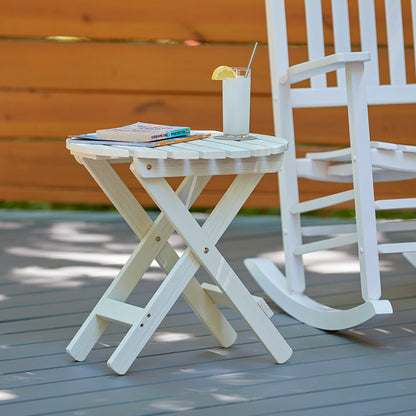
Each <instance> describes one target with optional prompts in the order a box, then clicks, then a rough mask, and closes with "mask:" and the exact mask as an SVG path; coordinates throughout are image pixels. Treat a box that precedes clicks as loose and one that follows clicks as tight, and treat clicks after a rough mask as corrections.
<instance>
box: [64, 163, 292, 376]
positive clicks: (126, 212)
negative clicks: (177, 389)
mask: <svg viewBox="0 0 416 416" xmlns="http://www.w3.org/2000/svg"><path fill="white" fill-rule="evenodd" d="M82 162H83V164H84V165H85V166H86V167H87V169H88V170H89V172H90V174H91V175H92V176H93V177H94V179H95V180H96V181H97V183H98V184H99V185H100V187H101V188H102V189H103V190H104V192H105V193H106V194H107V195H108V196H109V198H110V199H111V200H112V202H113V204H114V205H115V206H116V208H117V209H118V210H119V211H120V213H121V214H122V215H123V217H124V218H125V219H126V221H127V222H128V223H129V224H130V226H131V227H132V229H133V231H134V232H135V233H136V234H137V235H138V236H139V237H140V238H142V240H141V242H140V244H139V245H138V247H137V248H136V250H135V251H134V253H133V254H132V255H131V257H130V259H129V260H128V262H127V263H126V265H125V266H124V267H123V268H122V270H121V272H120V273H119V275H118V276H117V278H116V279H115V280H114V281H113V283H112V284H111V285H110V287H109V288H108V290H107V291H106V292H105V294H104V295H103V297H102V298H101V300H100V301H99V302H98V304H97V306H96V307H95V308H94V310H93V311H92V312H91V314H90V315H89V317H88V318H87V320H86V321H85V322H84V324H83V325H82V327H81V328H80V330H79V331H78V333H77V334H76V336H75V337H74V338H73V340H72V341H71V343H70V344H69V345H68V348H67V352H68V353H69V354H70V355H71V356H72V357H73V358H75V359H76V360H84V359H85V358H86V356H87V355H88V353H89V352H90V350H91V349H92V348H93V346H94V345H95V343H96V342H97V341H98V339H99V337H100V336H101V335H102V333H103V332H104V330H105V328H106V327H107V326H108V324H109V323H110V322H111V321H115V322H120V323H124V324H128V325H131V328H130V330H129V331H128V333H127V334H126V336H125V337H124V338H123V340H122V341H121V343H120V344H119V346H118V347H117V348H116V350H115V351H114V353H113V354H112V356H111V357H110V359H109V361H108V365H109V367H110V368H112V369H113V370H114V371H115V372H117V373H119V374H124V373H125V372H126V371H127V370H128V368H129V367H130V365H131V364H132V362H133V361H134V359H135V358H136V357H137V355H138V354H139V353H140V351H141V350H142V349H143V347H144V346H145V345H146V343H147V342H148V340H149V339H150V337H151V336H152V335H153V333H154V331H155V330H156V329H157V327H158V326H159V324H160V322H161V321H162V320H163V318H164V317H165V316H166V314H167V313H168V311H169V310H170V308H171V307H172V306H173V304H174V303H175V302H176V300H177V299H178V297H179V296H180V295H181V294H183V295H184V297H185V299H186V300H187V301H188V303H189V304H190V305H191V307H192V308H193V310H194V311H195V312H196V313H197V315H198V316H199V317H200V319H201V320H202V321H203V323H204V324H205V325H206V326H207V328H208V329H209V330H210V331H211V332H212V333H213V335H214V336H215V338H216V339H217V340H218V342H219V343H220V345H222V346H225V347H226V346H230V345H232V343H233V342H234V341H235V339H236V333H235V331H234V330H233V329H232V327H231V326H230V324H229V323H228V321H227V320H226V319H225V318H224V316H223V315H222V314H221V312H220V311H219V310H218V308H217V307H216V306H215V304H214V303H213V301H212V299H211V298H210V297H209V296H208V294H207V292H206V291H205V290H204V289H203V288H202V287H201V285H200V284H199V283H198V281H197V280H196V279H195V278H193V275H194V273H195V272H196V271H197V270H198V268H199V267H200V265H201V264H202V265H203V266H204V268H206V269H207V271H208V273H209V274H210V275H211V277H213V276H215V275H216V276H217V277H216V278H215V277H213V279H214V281H216V282H217V284H218V286H219V287H220V288H221V290H222V292H223V294H224V295H225V296H226V297H228V298H229V300H230V302H231V304H233V305H234V307H235V308H236V309H237V310H238V311H239V312H240V313H241V314H242V316H243V318H244V319H245V320H246V322H247V323H248V324H249V326H250V327H251V328H252V329H253V330H254V332H255V333H256V335H257V336H258V337H259V339H260V340H261V342H262V343H263V344H264V345H265V347H266V349H267V350H268V351H269V352H270V354H271V355H272V356H273V357H274V358H275V360H276V361H277V362H284V361H286V360H287V359H288V358H289V356H290V354H291V350H290V348H289V346H288V345H287V344H286V342H285V341H284V340H283V338H282V337H281V336H280V334H279V333H278V331H277V330H276V328H275V327H274V326H273V325H272V324H271V322H270V321H269V320H268V319H267V317H266V315H264V313H263V312H262V311H261V310H260V308H259V306H258V305H257V303H256V302H255V301H254V300H253V298H252V297H251V295H250V294H249V293H248V291H247V290H246V289H245V287H244V286H243V285H242V283H241V282H240V280H239V279H238V277H237V276H236V275H235V273H234V272H233V271H232V269H231V268H230V266H229V265H228V264H227V263H226V262H225V260H224V259H223V257H222V256H221V255H220V254H219V252H218V250H216V248H215V244H216V242H217V241H218V240H219V238H220V237H221V235H222V233H223V232H224V231H225V229H226V227H227V226H228V224H229V223H230V222H231V220H232V219H233V218H234V216H235V214H236V213H237V212H238V210H239V208H240V207H241V205H242V204H243V203H244V201H245V199H246V198H247V197H248V195H250V193H251V191H252V189H254V187H255V186H256V184H257V182H258V181H259V180H260V178H261V175H259V177H258V178H257V179H256V180H255V183H253V186H252V187H250V186H249V187H247V183H246V184H245V185H244V186H243V188H247V190H246V192H245V193H244V196H242V197H241V198H240V199H241V203H240V205H239V204H238V202H236V195H239V194H240V193H239V191H238V189H237V190H236V191H234V192H232V191H230V190H231V189H232V188H233V187H234V186H235V183H237V182H238V181H237V180H236V181H235V183H234V184H233V185H232V186H231V187H230V190H229V191H230V192H227V193H226V195H227V194H230V195H231V194H232V195H231V197H230V196H229V197H228V198H226V195H225V196H224V197H225V198H223V199H224V200H227V199H228V200H229V201H230V202H231V201H232V207H233V210H231V211H232V212H231V211H230V210H228V211H229V212H228V215H227V212H224V211H225V209H224V208H223V209H222V210H220V209H216V210H214V212H213V213H212V215H211V216H210V218H209V219H208V220H207V221H206V223H205V224H204V227H203V228H201V227H199V225H198V224H197V223H196V221H195V220H194V219H193V217H192V215H191V214H190V213H189V211H188V208H187V207H189V206H191V205H192V203H193V201H194V200H195V199H196V198H197V196H198V195H199V194H200V192H201V191H202V190H203V188H204V186H205V185H206V183H207V182H208V180H209V177H197V178H196V177H193V178H192V179H191V178H186V179H185V180H184V181H183V183H182V185H181V186H180V187H179V188H178V191H177V194H175V192H173V190H172V188H171V187H170V186H169V185H168V184H167V182H166V181H164V180H163V179H156V180H155V179H143V178H141V177H139V176H138V175H137V173H136V172H135V170H134V164H133V165H132V171H133V173H135V175H136V176H137V177H138V179H139V181H140V182H142V184H143V186H145V188H146V190H147V191H148V192H149V195H151V197H152V198H153V199H154V200H155V202H156V203H157V205H159V207H160V208H161V211H162V213H161V214H160V216H159V217H158V218H157V219H156V221H155V222H154V223H153V222H152V220H151V219H150V218H149V217H148V215H147V213H146V212H145V211H144V210H143V209H142V207H141V206H140V204H139V203H138V202H137V200H136V199H135V198H134V196H133V195H132V194H131V192H130V191H129V190H128V188H127V187H126V186H125V185H124V183H123V182H122V181H121V179H120V178H119V177H118V175H117V174H116V173H115V172H114V170H113V169H112V168H111V166H110V165H109V164H108V162H106V161H92V160H88V159H85V160H83V161H82ZM155 181H156V182H155ZM245 182H246V181H245ZM240 187H241V185H240ZM237 188H238V186H237ZM248 188H250V189H249V190H248ZM158 191H160V194H158ZM241 195H243V194H241ZM219 205H220V204H219ZM225 205H227V204H225ZM228 205H230V204H228ZM228 205H227V206H228ZM173 207H175V208H173ZM171 209H173V210H174V211H175V214H174V215H173V216H175V215H179V216H180V217H181V218H180V219H172V218H171V217H170V215H168V213H169V212H170V211H171ZM185 213H186V214H187V215H186V214H185ZM183 215H185V217H186V221H185V224H188V223H189V225H190V224H192V225H190V227H191V228H192V229H193V231H191V234H194V236H193V237H189V236H188V237H185V235H188V232H187V231H185V232H184V230H182V226H181V225H178V223H177V222H176V221H179V222H182V220H183V219H182V216H183ZM216 218H217V220H215V219H216ZM138 219H140V221H139V220H138ZM218 219H221V220H220V221H218ZM168 220H169V221H170V222H171V224H169V222H168ZM143 223H144V225H143ZM185 224H184V227H185ZM210 224H212V225H210ZM195 227H196V228H195ZM174 228H176V229H177V231H178V232H179V234H180V235H181V236H182V237H183V238H184V240H185V241H186V242H187V244H188V245H189V247H188V249H187V250H186V252H185V254H184V255H183V256H182V257H181V258H180V259H179V260H178V256H177V254H176V253H175V252H174V250H173V248H172V247H171V246H170V245H169V244H168V243H167V239H168V238H169V237H170V235H171V234H172V232H173V229H174ZM198 235H199V237H198ZM195 240H198V241H200V243H202V245H204V248H203V251H204V250H206V249H208V251H207V252H206V253H204V256H202V257H203V259H201V258H200V256H199V255H198V254H197V252H198V251H199V250H200V247H198V248H196V249H194V248H195V247H196V246H198V245H196V241H195ZM209 253H210V255H209V256H208V258H209V259H212V260H210V261H208V262H206V259H205V257H206V255H207V254H209ZM155 257H156V258H157V260H158V261H159V264H161V266H162V268H163V269H165V270H166V271H167V272H169V271H170V272H169V273H168V276H167V277H166V279H165V280H164V282H163V283H162V285H161V286H160V287H159V289H158V290H157V291H156V293H155V294H154V295H153V297H152V299H151V300H150V301H149V303H148V304H147V306H146V307H145V308H138V307H136V306H133V305H129V304H127V303H124V301H125V300H126V299H127V297H128V296H129V294H130V293H131V292H132V290H133V289H134V287H135V286H136V285H137V283H138V282H139V280H140V279H141V277H142V276H143V274H144V273H145V271H146V270H147V268H148V267H149V266H150V264H151V262H152V261H153V259H154V258H155ZM214 264H216V267H218V266H219V267H220V269H221V270H215V271H214V270H213V265H214ZM228 286H229V287H228ZM241 293H242V295H241ZM247 299H249V301H247ZM259 311H261V312H260V314H259ZM247 315H250V316H249V317H247ZM272 338H273V339H272Z"/></svg>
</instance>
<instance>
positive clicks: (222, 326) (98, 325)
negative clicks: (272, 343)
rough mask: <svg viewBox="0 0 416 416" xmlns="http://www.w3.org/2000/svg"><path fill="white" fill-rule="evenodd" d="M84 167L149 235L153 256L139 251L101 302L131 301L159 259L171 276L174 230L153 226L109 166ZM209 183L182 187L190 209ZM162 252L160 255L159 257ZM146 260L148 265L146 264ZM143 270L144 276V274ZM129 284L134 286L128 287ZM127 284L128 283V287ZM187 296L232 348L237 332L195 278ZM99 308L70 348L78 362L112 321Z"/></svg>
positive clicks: (141, 235) (142, 234) (129, 219)
mask: <svg viewBox="0 0 416 416" xmlns="http://www.w3.org/2000/svg"><path fill="white" fill-rule="evenodd" d="M84 163H85V165H86V167H87V168H88V170H89V172H90V174H91V175H92V176H93V177H94V179H95V180H96V181H97V183H98V184H99V185H100V187H101V188H102V189H103V191H104V192H105V193H106V194H107V195H108V196H109V198H110V200H111V201H112V202H113V203H114V205H115V206H116V208H117V209H118V210H119V212H120V213H121V214H122V215H123V217H124V219H125V220H126V221H127V223H128V224H129V225H130V227H131V228H132V230H133V231H134V232H135V233H136V234H137V236H138V237H139V238H140V239H142V241H143V239H144V238H145V235H146V234H147V235H148V236H147V240H148V241H149V243H148V244H147V248H148V249H150V251H151V252H152V255H146V254H145V253H144V252H143V250H144V249H143V248H140V247H138V248H136V250H135V252H134V253H133V254H132V256H131V257H130V259H129V261H128V263H127V264H126V266H125V267H124V268H123V269H122V270H121V272H120V274H119V276H118V277H117V278H116V279H115V280H114V281H113V283H112V284H111V285H110V287H109V289H108V290H107V292H106V293H105V294H104V296H103V298H102V300H101V301H102V302H103V301H104V300H105V299H107V298H108V297H109V296H112V297H116V298H117V299H118V300H123V299H126V298H127V296H128V295H129V293H130V292H131V290H132V289H133V288H134V286H135V284H137V282H138V280H139V279H140V278H141V275H142V274H143V272H144V271H145V270H146V268H147V267H148V266H150V263H151V261H152V259H153V258H154V257H155V256H156V258H157V260H158V262H159V264H160V265H161V266H162V268H163V269H164V270H165V271H166V272H169V271H170V270H171V269H172V268H173V266H174V265H175V263H176V262H177V260H178V259H179V257H178V255H177V254H176V252H175V251H174V250H173V249H172V248H171V247H170V246H169V245H168V244H166V242H167V238H169V236H170V234H171V233H172V230H173V228H172V227H171V226H170V225H169V224H168V223H167V221H166V219H163V217H160V218H159V221H157V222H156V223H155V224H153V222H152V220H151V219H150V217H149V216H148V214H147V213H146V211H144V209H143V208H142V207H141V206H140V204H139V203H138V202H137V200H136V199H135V198H134V196H133V195H132V194H131V192H130V191H129V190H128V188H127V187H126V186H125V184H124V183H123V182H122V180H121V179H120V178H119V176H118V175H117V174H116V173H115V172H114V170H113V169H112V168H111V167H110V166H109V165H108V164H107V163H106V162H102V161H100V162H91V161H88V160H86V161H84ZM208 180H209V178H200V179H199V184H196V183H195V181H190V180H185V181H184V182H183V184H182V185H181V186H179V188H178V195H179V197H180V198H182V199H183V201H184V203H185V204H186V206H188V207H189V206H191V205H192V203H193V201H194V200H195V199H196V197H197V196H198V195H199V193H200V192H201V191H202V189H203V188H204V186H205V184H206V183H207V182H208ZM152 229H153V231H151V230H152ZM149 231H150V234H149ZM143 245H144V246H145V247H146V245H145V243H142V246H143ZM159 252H160V254H158V253H159ZM138 253H139V254H138ZM146 256H147V264H146V260H145V258H146ZM141 270H142V273H141V272H140V271H141ZM126 279H127V280H126ZM121 280H122V281H123V282H122V286H120V283H119V282H120V281H121ZM128 281H130V282H131V283H128ZM126 282H127V283H128V284H127V285H126ZM120 287H121V289H122V290H123V293H121V292H120ZM183 295H184V298H185V299H186V300H187V302H188V303H189V304H190V306H191V308H192V309H193V310H194V311H195V313H196V314H197V315H198V317H199V318H200V319H201V320H202V321H203V322H204V324H205V325H206V326H207V328H209V329H210V331H211V332H212V334H213V335H214V337H215V338H216V339H217V340H218V342H219V344H220V345H222V346H224V347H228V346H230V345H232V343H233V342H234V341H235V339H236V336H237V335H236V332H235V331H234V330H233V329H232V327H231V326H230V324H229V323H228V322H227V320H226V319H225V318H224V316H223V315H222V314H221V312H220V311H219V310H218V309H217V308H216V307H215V304H214V303H213V302H212V301H211V300H210V299H209V297H208V296H207V295H206V294H205V292H204V291H203V290H202V288H201V287H200V285H199V283H198V281H197V280H196V279H195V278H192V279H191V280H190V282H189V284H188V286H187V287H186V288H185V290H184V292H183ZM99 307H100V302H99V303H98V305H97V307H96V308H95V310H93V311H92V312H91V313H90V315H89V317H88V318H87V320H86V321H85V322H84V324H83V325H82V327H81V328H80V329H79V331H78V332H77V334H76V335H75V337H74V338H73V339H72V341H71V342H70V344H69V345H68V347H67V352H68V354H69V355H71V356H72V357H73V358H74V359H76V360H78V361H83V360H84V359H85V358H86V356H87V355H88V353H89V352H90V351H91V349H92V348H93V346H94V345H95V343H96V342H97V341H98V339H99V337H100V336H101V335H102V333H103V332H104V330H105V328H106V327H107V325H108V321H105V320H103V319H101V318H99V317H98V316H96V313H95V312H96V309H97V308H99Z"/></svg>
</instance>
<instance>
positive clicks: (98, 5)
mask: <svg viewBox="0 0 416 416" xmlns="http://www.w3.org/2000/svg"><path fill="white" fill-rule="evenodd" d="M0 7H1V10H2V13H1V14H0V36H22V37H31V36H37V37H44V36H53V35H65V36H78V37H88V38H94V39H123V40H124V39H144V40H154V39H170V40H186V39H193V40H197V41H200V42H207V41H230V42H231V41H232V42H235V41H238V42H242V41H245V42H254V41H255V40H258V41H265V39H266V26H265V22H266V17H265V7H264V3H263V2H262V1H252V0H229V1H227V2H223V1H220V0H212V1H210V2H200V3H198V5H196V3H195V1H194V0H180V1H176V2H172V1H170V0H159V1H152V2H146V1H129V0H119V1H117V2H115V1H111V0H73V1H71V2H65V1H58V2H56V1H53V0H40V1H36V2H34V1H31V0H17V1H15V2H9V1H5V0H1V1H0Z"/></svg>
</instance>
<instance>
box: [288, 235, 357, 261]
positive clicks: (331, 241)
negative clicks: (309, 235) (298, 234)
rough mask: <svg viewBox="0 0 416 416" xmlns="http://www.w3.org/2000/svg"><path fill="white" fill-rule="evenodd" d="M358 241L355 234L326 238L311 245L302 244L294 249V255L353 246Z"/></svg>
mask: <svg viewBox="0 0 416 416" xmlns="http://www.w3.org/2000/svg"><path fill="white" fill-rule="evenodd" d="M357 240H358V238H357V235H356V234H351V235H343V236H340V237H333V238H327V239H325V240H320V241H315V242H313V243H307V244H303V245H301V246H299V247H296V248H295V250H294V253H295V255H296V256H299V255H301V254H306V253H313V252H314V251H320V250H328V249H331V248H337V247H342V246H347V245H349V244H354V243H356V242H357Z"/></svg>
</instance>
